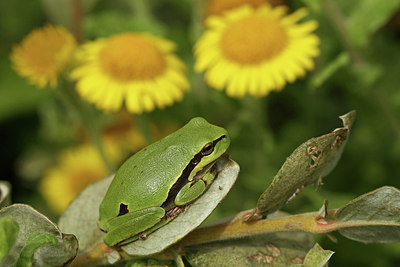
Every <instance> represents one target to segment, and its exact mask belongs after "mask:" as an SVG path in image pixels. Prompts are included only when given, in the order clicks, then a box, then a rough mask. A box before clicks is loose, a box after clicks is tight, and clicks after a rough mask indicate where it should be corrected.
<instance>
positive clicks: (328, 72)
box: [311, 52, 350, 88]
mask: <svg viewBox="0 0 400 267" xmlns="http://www.w3.org/2000/svg"><path fill="white" fill-rule="evenodd" d="M349 62H350V57H349V54H348V53H346V52H342V53H340V54H339V55H338V56H337V57H336V58H335V59H334V60H332V61H331V62H330V63H329V64H328V65H326V66H325V67H324V68H323V69H322V70H321V71H320V72H318V73H317V74H316V75H314V77H313V78H312V80H311V86H312V87H313V88H319V87H321V86H322V85H323V84H324V83H325V82H326V81H327V80H328V79H329V78H330V77H331V76H332V75H334V74H335V73H336V71H338V70H339V69H340V68H342V67H343V66H346V65H347V64H349Z"/></svg>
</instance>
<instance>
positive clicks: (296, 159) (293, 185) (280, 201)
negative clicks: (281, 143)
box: [257, 111, 356, 214]
mask: <svg viewBox="0 0 400 267" xmlns="http://www.w3.org/2000/svg"><path fill="white" fill-rule="evenodd" d="M355 114H356V113H355V111H350V112H349V113H347V114H345V115H343V116H341V117H340V119H341V120H342V121H343V127H342V128H338V129H336V130H334V131H333V132H331V133H328V134H325V135H322V136H320V137H316V138H312V139H310V140H308V141H307V142H305V143H303V144H301V145H300V146H299V147H298V148H297V149H296V150H295V151H294V152H293V153H292V154H291V155H290V156H289V157H288V158H287V159H286V161H285V163H284V164H283V165H282V167H281V169H280V170H279V171H278V173H277V174H276V176H275V177H274V180H273V181H272V183H271V185H270V186H269V187H268V188H267V190H266V191H265V192H264V193H263V194H262V195H261V196H260V198H259V200H258V203H257V213H258V214H260V213H262V214H268V213H271V212H274V211H276V210H278V209H280V208H282V207H283V206H284V205H285V204H286V203H287V202H288V201H290V200H291V199H292V198H293V197H295V196H296V195H297V194H298V193H299V192H300V191H301V190H302V189H303V188H304V187H306V186H308V185H310V184H319V183H321V182H322V178H323V177H325V176H326V175H328V174H329V173H330V172H331V171H332V170H333V168H334V167H335V166H336V164H337V162H338V161H339V159H340V157H341V155H342V152H343V149H344V147H345V145H346V143H347V140H348V137H349V134H350V128H351V126H352V124H353V122H354V119H355Z"/></svg>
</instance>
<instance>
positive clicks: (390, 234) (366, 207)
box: [336, 186, 400, 243]
mask: <svg viewBox="0 0 400 267" xmlns="http://www.w3.org/2000/svg"><path fill="white" fill-rule="evenodd" d="M336 219H337V220H338V221H340V222H346V223H349V224H350V223H351V224H352V226H353V227H348V228H343V229H340V230H339V232H340V233H341V234H342V235H344V236H345V237H347V238H349V239H353V240H356V241H360V242H365V243H371V242H399V241H400V190H399V189H397V188H394V187H390V186H384V187H381V188H378V189H376V190H374V191H372V192H369V193H367V194H364V195H362V196H360V197H358V198H356V199H354V200H353V201H351V202H350V203H349V204H347V205H346V206H344V207H343V208H341V209H339V210H338V211H337V212H336ZM357 225H360V226H357Z"/></svg>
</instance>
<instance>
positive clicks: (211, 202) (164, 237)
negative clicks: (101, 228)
mask: <svg viewBox="0 0 400 267" xmlns="http://www.w3.org/2000/svg"><path fill="white" fill-rule="evenodd" d="M216 164H217V171H218V177H217V178H216V179H215V180H214V181H213V183H212V184H211V185H210V187H209V188H208V189H207V191H206V192H205V193H204V194H203V195H202V196H200V197H199V198H198V199H197V200H195V201H194V202H193V203H192V204H190V205H189V206H188V207H187V208H186V210H185V211H184V212H183V213H182V214H180V215H179V216H178V217H177V218H175V219H174V220H172V221H171V222H169V223H168V224H166V225H165V226H163V227H162V228H160V229H158V230H157V231H155V232H154V233H152V234H150V235H149V237H148V238H147V239H146V240H137V241H135V242H132V243H130V244H127V245H125V246H122V247H121V248H122V249H123V250H124V251H125V252H126V253H128V254H130V255H134V256H146V255H150V254H154V253H158V252H160V251H162V250H164V249H165V248H167V247H168V246H170V245H172V244H174V243H176V242H177V241H179V240H180V239H182V238H183V237H184V236H185V235H187V234H188V233H189V232H191V231H192V230H193V229H195V228H196V227H197V226H199V225H200V224H201V223H202V222H203V221H204V220H205V219H206V218H207V217H208V216H209V215H210V214H211V212H212V211H213V210H214V209H215V208H216V207H217V206H218V204H219V203H220V202H221V201H222V200H223V199H224V198H225V196H226V195H227V194H228V192H229V191H230V189H231V188H232V186H233V185H234V183H235V181H236V179H237V177H238V175H239V165H238V164H237V163H236V162H234V161H233V160H231V159H230V158H229V157H228V156H226V157H221V158H219V159H218V161H217V163H216Z"/></svg>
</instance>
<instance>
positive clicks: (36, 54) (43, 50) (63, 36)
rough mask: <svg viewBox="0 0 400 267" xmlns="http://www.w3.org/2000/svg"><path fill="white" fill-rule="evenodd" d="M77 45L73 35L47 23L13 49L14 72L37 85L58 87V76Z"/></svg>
mask: <svg viewBox="0 0 400 267" xmlns="http://www.w3.org/2000/svg"><path fill="white" fill-rule="evenodd" d="M75 48H76V41H75V39H74V37H73V36H72V35H71V33H69V32H68V31H67V30H66V29H65V28H64V27H62V26H52V25H46V26H44V27H42V28H39V29H36V30H33V31H32V32H31V33H29V34H28V36H26V37H25V39H24V40H22V42H21V43H20V44H19V45H16V46H14V47H13V49H12V53H11V56H10V58H11V61H12V63H13V67H14V69H15V71H16V72H17V73H18V74H19V75H20V76H22V77H24V78H27V79H28V80H29V82H30V83H31V84H34V85H36V86H38V87H40V88H43V87H45V86H47V85H50V86H51V87H56V86H57V77H58V75H59V74H60V72H61V71H62V70H63V69H64V68H65V67H66V66H67V65H68V63H69V62H70V60H71V57H72V54H73V52H74V50H75Z"/></svg>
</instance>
